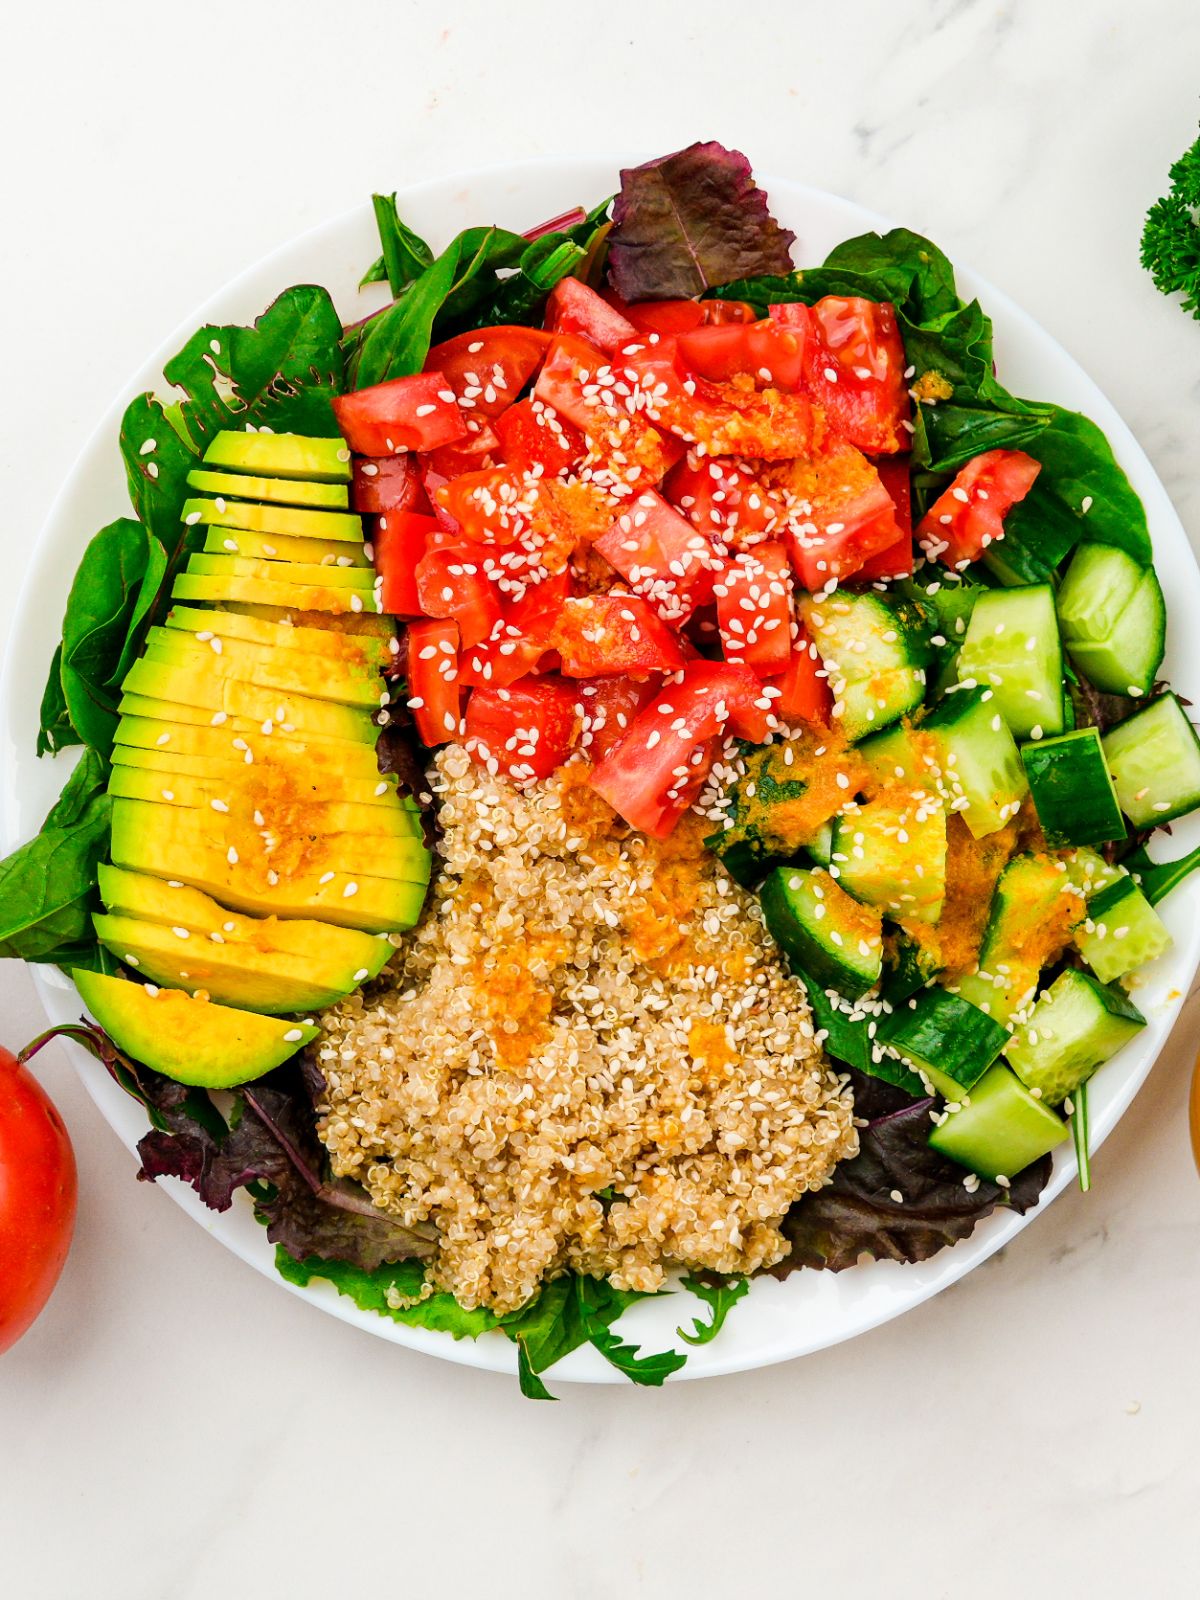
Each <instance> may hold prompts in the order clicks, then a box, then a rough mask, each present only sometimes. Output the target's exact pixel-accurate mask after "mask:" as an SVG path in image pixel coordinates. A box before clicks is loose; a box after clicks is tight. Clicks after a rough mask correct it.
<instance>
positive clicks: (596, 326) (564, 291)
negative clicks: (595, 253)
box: [545, 278, 635, 352]
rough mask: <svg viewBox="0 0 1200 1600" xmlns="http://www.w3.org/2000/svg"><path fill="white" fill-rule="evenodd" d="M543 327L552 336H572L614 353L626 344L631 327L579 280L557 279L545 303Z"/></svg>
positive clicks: (607, 303) (632, 328)
mask: <svg viewBox="0 0 1200 1600" xmlns="http://www.w3.org/2000/svg"><path fill="white" fill-rule="evenodd" d="M545 326H546V328H547V329H549V331H550V332H551V333H574V334H577V335H578V336H579V337H580V338H581V339H586V340H587V341H588V343H589V344H594V345H595V346H596V348H597V350H607V351H610V352H611V351H613V350H615V349H616V348H617V346H618V345H622V344H625V343H627V341H628V340H630V339H632V338H633V336H634V333H635V329H634V326H633V324H632V323H631V322H629V321H628V320H627V319H626V318H625V317H624V316H622V314H621V313H620V312H619V311H618V310H617V309H616V307H615V306H614V305H612V304H611V303H610V302H609V301H607V300H603V299H601V297H600V296H599V295H598V294H597V293H596V291H595V290H594V289H589V288H588V286H587V284H586V283H580V281H579V279H578V278H560V279H559V281H558V282H557V283H556V284H555V286H554V288H553V289H552V290H551V291H550V299H549V300H548V301H547V303H546V316H545Z"/></svg>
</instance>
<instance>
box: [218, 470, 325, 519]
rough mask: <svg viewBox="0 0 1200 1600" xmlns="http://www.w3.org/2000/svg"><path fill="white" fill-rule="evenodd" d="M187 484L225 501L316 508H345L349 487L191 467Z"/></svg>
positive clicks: (323, 509) (321, 509)
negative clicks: (245, 501)
mask: <svg viewBox="0 0 1200 1600" xmlns="http://www.w3.org/2000/svg"><path fill="white" fill-rule="evenodd" d="M187 481H188V487H189V488H190V489H196V490H198V491H199V492H200V493H201V494H211V495H220V496H221V498H222V499H225V500H269V501H273V502H274V503H276V504H278V505H283V506H311V507H313V508H314V509H316V510H318V511H348V510H349V509H350V490H349V487H348V486H347V485H346V484H344V483H304V482H302V481H300V480H299V479H290V478H254V477H250V476H249V475H248V474H246V473H237V472H208V471H206V470H205V469H204V468H203V467H195V468H193V469H192V471H191V472H189V473H188V476H187Z"/></svg>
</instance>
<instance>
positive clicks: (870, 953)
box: [762, 867, 883, 1000]
mask: <svg viewBox="0 0 1200 1600" xmlns="http://www.w3.org/2000/svg"><path fill="white" fill-rule="evenodd" d="M762 909H763V916H764V917H765V918H766V923H767V927H768V929H769V930H770V932H771V935H772V937H773V938H774V940H775V942H776V943H777V944H778V945H779V946H780V948H781V949H782V950H784V951H786V953H787V954H788V956H790V957H791V959H792V960H793V961H794V962H795V964H796V965H797V966H798V967H799V968H800V969H801V971H803V972H805V973H807V974H809V975H810V976H811V977H812V978H814V979H815V980H816V981H817V982H818V983H820V984H822V985H827V986H828V987H830V988H832V989H836V990H837V991H838V993H839V994H844V995H846V996H847V997H848V998H849V999H851V1000H857V999H858V997H859V996H860V995H864V994H866V992H867V990H868V989H871V988H873V987H874V986H875V984H876V983H878V982H879V974H880V972H881V970H882V968H883V932H882V918H881V917H880V915H879V913H878V912H877V911H874V910H872V909H871V908H870V907H869V906H863V905H860V904H859V902H858V901H857V900H854V899H852V898H851V897H850V895H848V894H846V893H845V891H844V890H842V889H840V888H839V887H838V884H837V881H836V880H835V879H834V878H831V877H830V876H829V874H828V873H827V872H823V871H821V870H820V868H811V869H805V868H799V867H776V868H775V870H774V872H772V873H771V874H770V876H769V877H768V878H767V880H766V882H765V883H764V884H763V887H762Z"/></svg>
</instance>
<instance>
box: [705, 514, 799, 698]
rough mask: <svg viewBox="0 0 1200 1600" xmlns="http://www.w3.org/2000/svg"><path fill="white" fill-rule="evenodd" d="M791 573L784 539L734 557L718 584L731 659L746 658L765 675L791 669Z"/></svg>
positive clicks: (722, 624) (720, 620)
mask: <svg viewBox="0 0 1200 1600" xmlns="http://www.w3.org/2000/svg"><path fill="white" fill-rule="evenodd" d="M791 578H792V575H791V571H790V569H789V567H788V556H787V550H786V548H785V546H784V545H783V544H782V543H781V542H780V541H779V540H776V539H769V540H766V541H764V542H763V543H762V544H756V545H755V546H754V547H753V548H752V549H750V550H744V551H743V552H742V553H741V555H736V556H730V557H729V559H728V560H727V561H726V563H725V566H724V568H723V570H722V572H721V574H720V576H719V577H718V579H717V582H716V586H715V588H714V589H713V593H714V595H715V596H716V600H717V621H718V623H719V625H720V629H721V644H722V648H723V650H724V653H725V659H726V661H741V662H743V663H744V664H745V665H746V666H748V667H749V668H750V669H751V671H752V672H754V673H755V674H756V675H757V676H758V677H760V678H772V677H775V676H776V675H777V674H779V673H781V672H783V671H784V670H785V669H786V667H787V664H788V659H789V657H790V656H791V653H792V639H791V631H792V629H791V624H792V581H791Z"/></svg>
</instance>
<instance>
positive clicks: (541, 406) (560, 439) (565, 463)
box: [496, 400, 587, 478]
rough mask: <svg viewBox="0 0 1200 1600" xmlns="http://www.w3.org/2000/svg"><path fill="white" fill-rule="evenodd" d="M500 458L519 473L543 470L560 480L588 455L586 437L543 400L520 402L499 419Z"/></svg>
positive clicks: (497, 422)
mask: <svg viewBox="0 0 1200 1600" xmlns="http://www.w3.org/2000/svg"><path fill="white" fill-rule="evenodd" d="M496 432H497V434H498V435H499V436H500V451H499V454H500V457H501V459H502V460H503V461H504V462H505V464H506V465H507V466H510V467H515V468H516V469H517V471H518V472H528V471H530V470H531V469H536V468H538V467H540V468H541V470H542V474H543V476H545V477H547V478H553V477H557V476H558V474H559V473H560V472H565V471H566V470H567V469H568V468H569V467H572V466H574V465H575V463H576V462H577V461H579V460H581V459H582V457H583V456H584V455H585V454H586V452H587V445H586V443H585V442H584V437H583V434H582V433H580V431H579V429H578V428H577V427H576V426H575V424H574V423H573V422H568V421H567V419H566V418H565V417H560V416H559V415H558V413H557V411H555V410H554V408H553V406H548V405H547V404H546V403H545V401H543V400H518V401H517V403H516V405H515V406H509V408H508V410H507V411H505V412H502V413H501V415H500V416H498V417H497V418H496Z"/></svg>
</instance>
